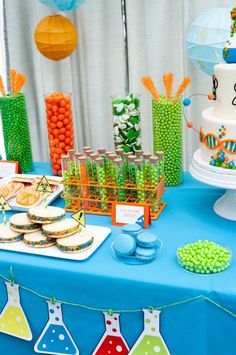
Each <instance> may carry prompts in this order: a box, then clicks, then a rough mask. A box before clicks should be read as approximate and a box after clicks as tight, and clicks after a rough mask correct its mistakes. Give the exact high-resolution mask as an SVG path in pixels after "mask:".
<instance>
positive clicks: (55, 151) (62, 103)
mask: <svg viewBox="0 0 236 355" xmlns="http://www.w3.org/2000/svg"><path fill="white" fill-rule="evenodd" d="M44 101H45V111H46V117H47V131H48V144H49V153H50V161H51V167H52V172H53V174H54V175H59V176H61V175H62V170H61V157H62V156H63V155H65V154H67V152H68V150H70V149H74V146H75V141H74V125H73V117H72V99H71V94H70V93H61V92H54V93H50V94H46V95H45V97H44Z"/></svg>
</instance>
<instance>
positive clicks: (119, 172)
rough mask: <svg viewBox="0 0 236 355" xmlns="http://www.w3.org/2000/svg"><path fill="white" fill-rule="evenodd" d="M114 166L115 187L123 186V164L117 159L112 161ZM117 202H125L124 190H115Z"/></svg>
mask: <svg viewBox="0 0 236 355" xmlns="http://www.w3.org/2000/svg"><path fill="white" fill-rule="evenodd" d="M114 163H115V164H116V165H115V166H116V183H117V186H125V179H124V164H123V161H122V159H120V158H117V159H115V160H114ZM117 195H118V201H125V200H126V191H125V189H117Z"/></svg>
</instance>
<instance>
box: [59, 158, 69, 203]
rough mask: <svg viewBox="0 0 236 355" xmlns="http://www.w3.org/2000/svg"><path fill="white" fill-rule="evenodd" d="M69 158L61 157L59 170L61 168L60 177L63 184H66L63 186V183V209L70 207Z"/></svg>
mask: <svg viewBox="0 0 236 355" xmlns="http://www.w3.org/2000/svg"><path fill="white" fill-rule="evenodd" d="M69 165H70V158H69V156H68V155H63V156H62V157H61V168H62V177H63V180H64V182H66V183H68V184H65V183H64V196H65V198H64V200H65V207H70V205H71V199H70V197H71V188H70V185H69V182H70V167H69Z"/></svg>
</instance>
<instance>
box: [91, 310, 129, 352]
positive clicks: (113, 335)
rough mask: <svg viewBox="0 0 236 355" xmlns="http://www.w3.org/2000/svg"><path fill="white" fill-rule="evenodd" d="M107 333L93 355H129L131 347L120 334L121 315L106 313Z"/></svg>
mask: <svg viewBox="0 0 236 355" xmlns="http://www.w3.org/2000/svg"><path fill="white" fill-rule="evenodd" d="M104 315H105V325H106V331H105V333H104V334H103V336H102V338H101V340H100V342H99V343H98V345H97V347H96V349H95V350H94V352H93V354H92V355H127V354H128V353H129V347H128V345H127V344H126V342H125V340H124V338H123V336H122V335H121V332H120V322H119V316H120V315H119V314H118V313H113V315H109V314H108V313H107V312H104Z"/></svg>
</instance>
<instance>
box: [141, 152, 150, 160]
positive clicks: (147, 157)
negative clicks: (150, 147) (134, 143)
mask: <svg viewBox="0 0 236 355" xmlns="http://www.w3.org/2000/svg"><path fill="white" fill-rule="evenodd" d="M151 155H152V154H151V153H150V152H145V153H143V157H144V159H149V158H150V156H151Z"/></svg>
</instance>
